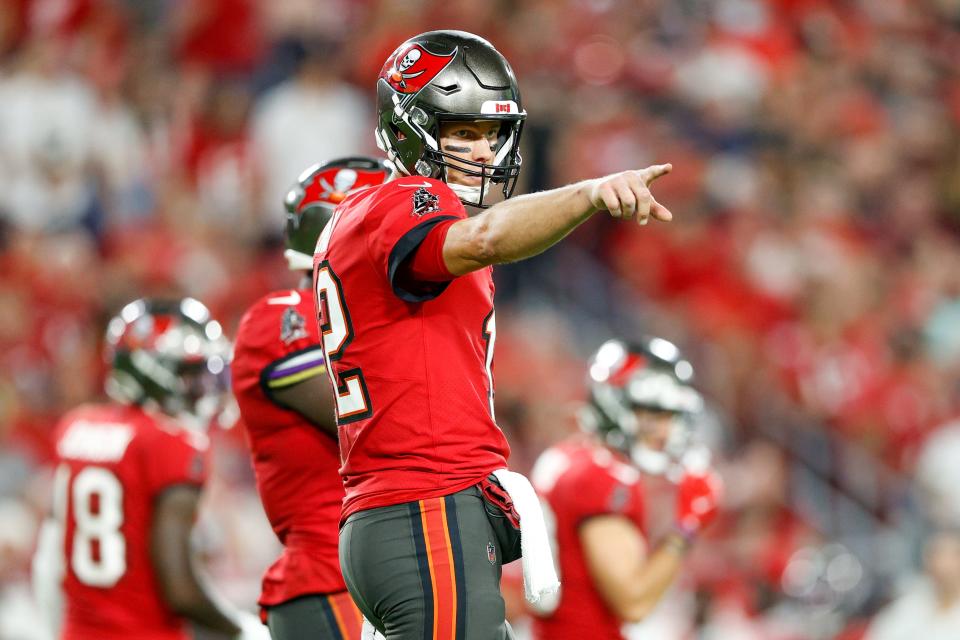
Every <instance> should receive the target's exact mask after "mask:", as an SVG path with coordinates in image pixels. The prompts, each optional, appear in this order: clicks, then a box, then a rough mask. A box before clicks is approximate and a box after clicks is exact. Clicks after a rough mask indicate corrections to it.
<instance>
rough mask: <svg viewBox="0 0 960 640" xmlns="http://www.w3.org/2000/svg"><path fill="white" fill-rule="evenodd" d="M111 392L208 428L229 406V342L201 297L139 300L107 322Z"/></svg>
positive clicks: (126, 401) (119, 398)
mask: <svg viewBox="0 0 960 640" xmlns="http://www.w3.org/2000/svg"><path fill="white" fill-rule="evenodd" d="M105 356H106V360H107V363H108V365H109V366H110V372H109V375H108V376H107V382H106V391H107V394H108V395H109V396H110V397H112V398H113V399H114V400H117V401H118V402H122V403H124V404H138V405H143V406H146V407H152V408H155V409H159V410H160V411H162V412H163V413H165V414H167V415H169V416H171V417H173V418H176V419H177V420H178V421H180V422H181V423H182V424H183V425H184V426H187V427H191V428H196V429H206V428H207V427H208V426H209V424H210V421H211V420H213V418H215V417H216V416H217V415H218V414H219V412H220V411H221V410H222V408H223V406H224V400H225V393H226V390H227V389H228V388H229V385H228V384H227V377H228V370H227V366H228V364H229V361H230V343H229V341H228V340H227V339H226V338H225V337H224V335H223V328H222V327H221V326H220V323H219V322H217V321H216V320H213V319H212V318H211V317H210V312H209V311H208V310H207V308H206V307H205V306H204V305H203V303H201V302H200V301H199V300H195V299H193V298H183V299H182V300H147V299H139V300H134V301H133V302H131V303H130V304H128V305H127V306H125V307H124V308H123V309H122V310H121V311H120V313H119V314H118V315H117V316H115V317H114V318H113V319H112V320H110V323H109V324H108V325H107V336H106V353H105Z"/></svg>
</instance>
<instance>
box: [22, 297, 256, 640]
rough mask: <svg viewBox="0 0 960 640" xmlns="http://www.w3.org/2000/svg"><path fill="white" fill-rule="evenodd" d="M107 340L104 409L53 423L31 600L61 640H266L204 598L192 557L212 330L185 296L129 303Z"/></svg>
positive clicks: (213, 375)
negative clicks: (45, 516)
mask: <svg viewBox="0 0 960 640" xmlns="http://www.w3.org/2000/svg"><path fill="white" fill-rule="evenodd" d="M107 345H108V361H109V362H110V375H109V377H108V380H107V393H108V395H109V396H110V397H111V398H112V399H113V402H110V403H104V404H90V405H85V406H81V407H78V408H77V409H75V410H74V411H72V412H70V413H69V414H67V415H66V416H64V418H63V419H62V420H61V423H60V425H59V427H58V431H57V437H56V450H57V456H58V458H59V461H60V464H59V466H58V468H57V471H56V475H55V481H54V496H53V516H54V517H53V518H52V519H51V520H49V521H47V522H46V523H45V524H44V528H43V531H42V532H41V539H40V543H39V544H38V549H37V554H36V557H35V558H34V571H33V574H34V575H33V579H34V585H35V592H36V594H37V599H38V602H39V603H40V604H41V607H42V609H43V610H44V611H45V612H49V613H52V614H54V616H51V617H52V618H54V617H56V616H57V612H58V610H59V609H60V606H61V602H60V600H61V598H62V600H63V602H62V604H63V605H65V613H64V614H63V621H62V629H61V630H60V635H59V637H61V638H63V639H64V640H128V639H131V638H137V639H142V640H187V638H189V637H191V636H190V635H189V634H188V629H187V624H186V623H187V622H193V623H195V624H199V625H201V626H203V627H206V628H208V629H211V630H214V631H218V632H220V633H222V634H227V635H229V636H232V637H236V638H240V639H242V640H253V639H261V638H262V639H264V640H266V639H267V638H269V635H268V633H267V630H266V627H264V626H263V625H262V624H261V622H260V620H258V619H257V617H256V616H254V615H253V614H250V613H245V612H238V611H235V610H233V609H232V608H230V607H229V606H227V605H226V604H224V603H222V602H221V601H220V600H219V598H217V597H216V596H215V594H213V593H212V592H211V591H210V589H209V587H208V586H207V585H206V582H205V581H204V580H203V578H202V575H201V574H199V573H198V572H197V571H196V570H195V569H194V561H193V553H192V551H191V543H190V534H191V530H192V528H193V523H194V521H195V520H196V517H197V505H198V502H199V500H200V494H201V488H202V486H203V483H204V479H205V476H206V451H207V435H206V432H205V430H206V427H207V426H208V425H209V423H210V421H211V420H212V419H213V418H214V417H215V416H216V414H217V413H218V412H219V409H220V407H221V406H222V400H223V398H222V395H223V393H225V392H226V384H225V380H226V367H227V365H228V358H229V353H230V346H229V343H228V342H227V340H226V339H225V338H224V337H223V331H222V329H221V327H220V324H219V323H217V322H216V321H215V320H213V319H211V318H210V314H209V312H208V311H207V308H206V307H205V306H204V305H203V304H201V303H200V302H198V301H197V300H194V299H192V298H184V299H182V300H179V301H160V300H136V301H134V302H131V303H130V304H128V305H127V306H125V307H124V308H123V310H122V311H121V312H120V314H119V315H118V316H116V317H115V318H113V319H112V320H111V321H110V324H109V325H108V328H107ZM61 587H62V593H61V591H60V590H61ZM58 625H59V620H55V621H54V624H53V625H52V626H54V627H56V626H58Z"/></svg>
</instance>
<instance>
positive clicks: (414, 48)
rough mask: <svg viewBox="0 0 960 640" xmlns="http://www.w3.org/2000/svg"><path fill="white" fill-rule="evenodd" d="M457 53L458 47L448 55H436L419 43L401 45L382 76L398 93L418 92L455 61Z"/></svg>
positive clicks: (381, 72) (389, 60)
mask: <svg viewBox="0 0 960 640" xmlns="http://www.w3.org/2000/svg"><path fill="white" fill-rule="evenodd" d="M456 55H457V50H456V49H454V50H453V51H452V52H451V53H449V54H447V55H436V54H433V53H430V52H429V51H427V50H426V49H424V48H423V47H421V46H420V45H419V44H411V45H406V46H401V47H400V48H399V49H397V50H396V51H394V52H393V55H392V56H390V57H389V58H387V63H386V64H385V65H383V69H382V70H381V71H380V77H381V78H382V79H384V80H386V81H387V83H388V84H389V85H390V86H391V87H393V90H394V91H396V92H398V93H406V94H411V93H417V92H418V91H420V90H421V89H423V88H424V87H425V86H427V85H428V84H429V83H430V81H431V80H433V79H434V78H436V77H437V75H438V74H439V73H440V72H441V71H443V70H444V69H445V68H446V67H447V65H448V64H450V63H451V62H453V58H454V57H455V56H456Z"/></svg>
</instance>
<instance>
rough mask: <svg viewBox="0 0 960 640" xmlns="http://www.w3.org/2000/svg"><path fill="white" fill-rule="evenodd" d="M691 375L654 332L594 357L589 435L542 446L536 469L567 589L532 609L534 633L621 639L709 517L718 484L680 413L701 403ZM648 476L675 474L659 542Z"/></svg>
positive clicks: (613, 344) (670, 578)
mask: <svg viewBox="0 0 960 640" xmlns="http://www.w3.org/2000/svg"><path fill="white" fill-rule="evenodd" d="M692 373H693V369H692V367H691V366H690V364H689V363H688V362H687V361H686V360H683V359H682V358H680V355H679V352H678V350H677V348H676V347H675V346H674V345H673V344H671V343H670V342H667V341H666V340H662V339H659V338H654V339H652V340H649V341H648V342H645V343H644V344H637V345H630V344H626V343H624V342H622V341H619V340H611V341H608V342H606V343H604V344H603V345H602V346H601V347H600V349H599V350H598V351H597V352H596V354H595V355H594V356H593V358H592V359H591V361H590V364H589V385H590V400H589V403H588V405H587V407H586V408H585V412H584V415H583V418H582V420H581V426H582V428H583V433H580V434H578V435H575V436H572V437H570V438H569V439H567V440H566V441H564V442H562V443H560V444H557V445H555V446H553V447H551V448H549V449H547V450H546V451H545V452H543V453H542V454H541V455H540V458H539V459H538V460H537V463H536V465H535V466H534V470H533V482H534V485H535V486H536V488H537V491H538V492H539V493H540V495H541V496H543V499H544V500H545V502H546V507H545V508H544V513H545V514H546V518H547V521H548V526H549V528H551V529H552V530H553V533H554V544H555V546H554V548H553V550H554V553H555V554H557V556H558V558H559V565H560V579H561V581H562V585H563V586H562V587H561V589H560V591H559V593H558V594H552V596H551V597H550V598H545V599H542V600H541V601H540V603H538V605H537V606H536V607H535V613H536V614H537V617H536V619H535V620H534V627H533V628H534V636H535V637H536V638H538V639H543V640H546V639H550V640H554V639H557V640H562V639H564V638H570V639H574V638H576V639H581V638H595V639H596V640H608V639H609V640H614V639H617V640H619V639H620V638H622V637H623V636H622V634H621V631H620V628H621V626H622V625H623V624H624V623H626V622H637V621H639V620H641V619H643V618H644V617H645V616H646V615H647V614H648V613H650V611H651V610H652V609H653V608H654V607H655V606H656V604H657V603H658V602H659V601H660V599H661V598H662V597H663V594H664V593H665V592H666V591H667V589H668V588H669V587H670V585H671V584H673V582H674V580H675V578H676V577H677V575H678V574H679V572H680V568H681V566H682V562H683V558H684V555H685V554H686V552H687V550H688V549H689V548H690V545H691V543H692V542H693V539H694V538H695V537H696V535H697V533H698V532H699V531H700V530H701V529H702V528H703V527H704V526H706V525H707V524H709V522H710V521H711V520H712V519H713V517H714V515H715V513H716V504H717V498H718V491H719V484H718V480H717V479H716V476H714V475H713V473H712V472H710V471H709V469H708V466H707V465H708V462H709V460H708V458H707V452H706V451H705V450H697V449H693V448H690V447H688V444H689V439H690V434H689V425H688V424H687V423H686V422H685V420H684V418H685V417H687V416H690V415H693V414H696V413H697V412H699V411H700V409H701V405H702V399H701V397H700V394H699V393H697V392H696V391H695V390H694V389H693V388H692V387H691V386H690V385H689V384H688V381H689V379H690V377H691V375H692ZM642 473H648V474H663V473H670V474H671V475H676V476H678V478H677V480H678V490H677V511H676V521H675V523H676V524H675V527H674V530H673V531H672V532H671V533H669V534H667V536H666V537H665V538H664V539H663V540H662V541H661V542H660V544H659V545H658V546H656V547H655V548H653V549H652V550H651V549H648V547H647V540H646V536H645V535H644V533H643V531H644V518H645V513H644V500H643V491H642V482H641V478H642Z"/></svg>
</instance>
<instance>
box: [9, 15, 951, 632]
mask: <svg viewBox="0 0 960 640" xmlns="http://www.w3.org/2000/svg"><path fill="white" fill-rule="evenodd" d="M431 28H462V29H465V30H469V31H472V32H475V33H477V34H479V35H482V36H484V37H486V38H488V39H489V40H491V42H492V43H493V44H494V45H495V46H496V47H497V48H498V49H500V50H501V51H502V52H503V53H504V54H505V55H506V57H507V58H508V59H509V60H510V61H511V63H512V64H513V67H514V70H515V71H516V74H517V76H518V79H519V81H520V86H521V89H522V91H523V94H524V105H523V106H524V107H525V108H526V110H527V112H528V114H529V116H528V121H527V125H526V127H525V131H524V147H523V149H524V151H523V155H524V172H523V173H524V175H523V183H522V184H521V187H520V188H519V191H520V192H523V191H530V190H538V189H544V188H549V187H553V186H558V185H561V184H565V183H567V182H570V181H574V180H578V179H582V178H587V177H594V176H598V175H602V174H606V173H610V172H614V171H618V170H622V169H626V168H640V167H643V166H646V165H648V164H652V163H656V162H667V161H669V162H672V163H673V165H674V171H673V173H672V174H671V175H670V176H669V177H667V178H664V179H663V180H660V181H658V182H657V184H656V187H655V192H656V195H657V197H658V199H659V200H660V201H661V202H663V203H665V204H667V206H669V207H670V208H671V210H672V211H673V213H674V217H675V221H674V222H673V223H672V224H670V225H657V224H652V225H650V226H648V227H644V228H642V229H639V230H638V229H636V228H634V227H632V226H627V225H617V224H615V223H613V222H611V221H609V220H608V219H599V218H598V219H596V220H593V221H591V222H590V223H588V224H587V225H585V226H584V227H583V228H581V229H580V230H578V231H577V232H576V233H575V235H574V237H573V241H572V242H568V243H564V244H563V245H561V246H559V247H557V248H555V249H554V250H552V251H550V252H548V253H547V254H545V255H543V256H541V257H539V258H537V259H534V260H532V261H529V262H526V263H522V264H518V265H513V266H509V267H503V268H498V272H497V275H496V278H497V286H498V291H497V308H498V316H499V319H498V325H499V329H500V335H499V337H498V340H497V353H496V365H495V367H496V368H495V373H496V376H497V405H498V406H497V416H498V418H499V420H500V422H501V424H502V426H503V428H504V429H505V430H506V431H507V432H508V435H509V437H510V440H511V443H512V446H513V451H514V453H513V458H512V461H511V463H512V464H511V466H513V467H514V468H516V469H517V470H520V471H527V470H529V468H530V465H531V464H532V463H533V461H534V460H535V458H536V456H537V454H538V453H539V452H540V451H541V450H543V448H544V447H545V446H547V445H549V444H551V443H552V442H554V441H556V440H557V439H559V438H561V437H563V436H564V435H565V434H566V433H569V432H570V431H571V430H572V429H575V428H576V423H575V414H576V408H577V403H578V402H579V401H580V400H581V399H582V398H583V396H584V389H583V378H584V364H583V363H584V361H585V358H586V357H587V356H588V355H589V353H590V352H591V350H592V349H594V348H595V347H596V346H597V345H599V343H600V342H601V341H602V340H603V339H604V338H605V337H607V336H609V335H611V334H617V335H621V336H626V337H630V336H638V335H641V334H655V335H660V336H663V337H666V338H668V339H671V340H673V341H674V342H676V343H677V344H678V345H680V346H681V348H682V349H683V350H684V351H685V353H686V355H687V357H688V358H689V359H690V360H691V361H692V362H693V364H694V366H695V368H696V371H697V379H698V384H699V386H700V388H701V389H702V390H703V391H704V393H705V395H706V396H707V398H708V400H709V403H710V411H709V412H708V414H707V415H706V416H704V418H703V419H702V420H701V424H699V425H697V428H698V430H699V431H700V432H701V434H702V435H703V437H704V438H705V439H706V440H708V441H709V442H710V443H711V445H712V446H713V447H714V449H715V451H716V452H717V455H716V457H717V464H718V466H719V468H720V471H721V473H722V474H723V475H724V476H725V480H726V485H727V488H728V491H727V494H728V495H727V512H726V514H725V516H724V517H723V518H722V521H721V522H720V524H719V525H718V526H716V527H715V528H714V530H713V532H712V533H711V534H710V535H709V536H708V537H709V539H708V540H706V541H705V542H704V544H703V545H701V548H700V550H699V552H698V553H697V554H695V556H694V557H693V559H692V561H691V563H690V571H689V572H688V575H687V576H686V577H685V579H684V581H683V584H682V585H681V586H680V588H678V589H677V590H676V591H677V592H676V593H675V594H674V595H673V596H671V598H670V599H669V601H668V602H667V603H665V604H664V606H663V607H661V610H660V611H659V612H658V614H657V615H656V616H655V617H654V619H653V620H651V621H650V622H649V623H647V625H646V627H645V628H640V629H637V630H635V634H636V637H638V638H642V637H676V638H724V639H725V640H731V639H732V640H739V639H740V638H743V639H754V638H756V639H758V640H759V639H763V640H781V639H782V640H793V639H798V640H799V639H807V638H809V639H822V638H848V639H853V638H860V637H863V636H864V635H866V637H868V638H884V639H885V638H899V637H904V636H901V635H896V631H895V630H896V629H897V628H898V627H897V625H901V627H899V628H901V629H902V628H904V627H903V626H902V625H904V624H905V622H904V621H905V620H907V619H909V620H914V621H916V620H917V619H919V620H920V621H921V622H922V623H924V624H930V625H934V624H943V623H944V620H947V619H952V620H953V621H954V623H955V624H960V622H958V620H960V533H958V532H960V1H958V0H882V1H881V0H525V1H523V2H511V1H505V0H499V1H498V0H487V1H482V2H479V1H477V0H436V1H434V0H413V1H403V2H400V1H396V2H392V1H388V0H383V1H378V0H354V1H349V0H282V1H273V2H269V1H267V0H3V2H2V3H0V638H2V639H5V640H32V639H33V638H35V637H37V636H36V635H35V634H36V629H35V628H33V627H35V625H32V624H31V622H30V621H31V618H32V613H31V610H30V607H31V604H30V601H29V598H28V596H27V588H26V584H27V578H28V572H29V558H30V554H31V553H32V550H33V545H34V536H35V530H36V526H37V524H38V522H39V519H40V518H41V516H42V515H43V513H44V510H45V509H46V507H47V502H48V494H49V478H50V468H49V466H50V461H51V459H52V453H53V452H52V449H51V438H50V436H51V430H52V428H53V426H54V424H55V422H56V420H57V418H58V416H59V415H60V414H61V413H62V412H63V411H64V410H66V409H68V408H70V407H72V406H74V405H76V404H78V403H81V402H84V401H88V400H90V399H96V398H98V397H101V385H102V372H103V363H102V360H101V358H100V348H101V343H102V333H103V329H104V326H105V321H106V319H107V318H109V317H110V315H112V314H113V313H115V312H116V311H117V310H118V309H119V308H120V307H121V306H122V304H123V303H125V302H127V301H129V300H130V299H133V298H135V297H139V296H143V295H164V294H169V295H185V294H189V295H192V296H195V297H197V298H199V299H201V300H202V301H204V302H205V303H206V304H207V305H208V306H210V307H211V309H212V310H213V312H214V315H215V316H216V317H218V318H219V319H220V320H221V321H222V322H223V324H224V325H225V326H226V327H227V328H228V333H229V332H230V331H231V330H232V329H234V328H235V327H236V324H237V321H238V320H239V316H240V314H241V313H242V312H243V310H244V309H245V307H246V306H247V305H248V304H250V303H251V302H252V301H253V300H255V299H256V298H257V297H259V296H260V295H262V294H263V293H264V292H266V291H268V290H270V289H274V288H280V287H283V286H290V285H291V284H292V280H291V277H292V275H291V274H289V273H288V272H287V271H286V267H285V264H284V263H283V261H282V257H281V248H280V247H281V245H280V230H281V224H282V220H283V214H282V211H283V210H282V204H281V203H282V197H283V195H284V193H285V191H286V189H287V187H288V186H289V185H290V184H291V183H292V182H293V181H294V180H295V179H296V177H297V175H298V174H299V173H300V171H301V170H302V169H303V168H305V167H306V166H308V165H309V164H312V163H313V162H317V161H322V160H325V159H330V158H334V157H337V156H342V155H346V154H351V153H368V154H369V153H374V152H375V147H374V143H373V135H372V132H373V126H374V119H373V111H372V108H373V88H374V81H375V77H376V74H377V72H378V71H379V69H380V66H381V65H382V63H383V60H385V59H386V57H387V55H388V54H389V53H390V52H391V51H392V50H393V48H394V47H395V46H396V45H397V44H398V43H400V42H402V41H403V40H404V39H406V38H408V37H410V36H411V35H413V34H415V33H418V32H421V31H425V30H428V29H431ZM215 452H216V457H215V460H216V463H215V473H214V477H213V480H212V486H211V487H210V491H209V495H208V498H207V503H206V516H205V519H204V522H203V523H202V525H203V533H204V535H203V536H202V543H203V545H204V548H205V549H206V552H207V555H208V557H209V562H210V566H211V570H212V572H213V573H214V574H215V575H216V576H217V577H218V578H220V583H221V584H222V585H223V586H224V588H225V589H226V590H227V593H228V595H230V596H231V597H233V598H234V599H235V600H236V601H238V602H241V603H245V604H247V605H252V603H253V602H254V601H255V599H256V595H257V593H258V588H259V578H260V573H261V571H262V569H263V568H264V567H265V566H266V565H267V564H269V562H270V561H271V560H272V559H273V557H274V552H275V550H276V547H275V546H273V545H274V544H275V541H273V539H272V534H271V532H270V530H269V528H268V526H267V525H266V523H265V521H264V519H263V516H262V512H261V510H260V506H259V502H258V500H257V497H256V494H255V492H254V489H253V482H252V474H251V471H250V466H249V462H248V459H247V453H246V448H245V443H244V440H243V435H242V432H241V430H240V429H233V430H226V431H224V432H222V433H218V434H216V437H215ZM651 493H652V495H651V499H650V503H651V535H654V536H655V534H656V531H657V527H658V519H657V514H658V512H665V513H670V510H669V508H667V509H666V510H665V511H662V510H661V511H658V509H657V508H656V505H657V504H658V500H662V497H661V494H663V493H665V492H663V491H662V488H660V489H659V490H658V487H657V483H655V482H654V483H651ZM662 519H663V520H668V519H667V518H662ZM659 524H660V525H666V524H669V523H668V522H662V523H659ZM509 580H514V581H515V580H516V577H515V576H514V577H508V581H509ZM507 590H508V591H511V588H510V587H509V586H508V588H507ZM889 603H893V604H892V605H891V604H889ZM911 607H912V608H911ZM923 607H927V608H926V609H924V608H923ZM918 611H920V612H926V613H924V614H922V615H921V614H920V613H917V612H918ZM878 612H881V613H880V614H879V616H878ZM514 614H515V620H516V621H517V626H518V627H520V628H522V627H523V626H524V621H523V613H522V612H521V611H519V610H517V611H515V612H514ZM944 616H947V617H946V618H944ZM950 616H952V618H950ZM871 625H872V626H871ZM907 628H909V627H907ZM928 628H933V627H928ZM945 628H948V629H949V628H950V627H949V626H948V627H945ZM952 628H953V629H954V631H955V630H956V629H957V628H960V627H952ZM957 633H960V632H957ZM884 634H888V635H884ZM891 634H892V635H891ZM938 637H939V636H938ZM942 637H948V636H942ZM949 637H956V636H949Z"/></svg>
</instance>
